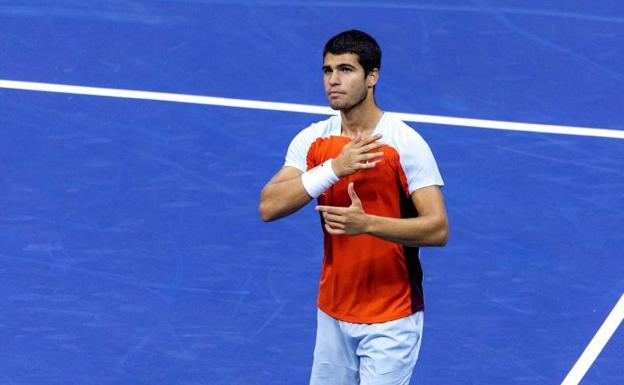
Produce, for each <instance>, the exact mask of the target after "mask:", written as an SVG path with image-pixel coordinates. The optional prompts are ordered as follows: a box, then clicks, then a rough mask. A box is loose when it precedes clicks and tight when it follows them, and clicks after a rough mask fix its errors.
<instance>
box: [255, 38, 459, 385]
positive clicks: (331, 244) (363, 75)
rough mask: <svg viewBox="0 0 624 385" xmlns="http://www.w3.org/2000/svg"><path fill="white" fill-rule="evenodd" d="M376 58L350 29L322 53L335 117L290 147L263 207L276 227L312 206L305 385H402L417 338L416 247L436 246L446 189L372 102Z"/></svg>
mask: <svg viewBox="0 0 624 385" xmlns="http://www.w3.org/2000/svg"><path fill="white" fill-rule="evenodd" d="M380 66H381V50H380V48H379V45H378V44H377V42H376V41H375V40H374V39H373V38H372V37H371V36H369V35H368V34H366V33H364V32H361V31H356V30H351V31H346V32H343V33H340V34H338V35H336V36H334V37H333V38H331V39H330V40H329V41H328V42H327V44H326V45H325V49H324V51H323V66H322V70H323V84H324V86H325V92H326V94H327V98H328V100H329V105H330V106H331V108H332V109H334V110H338V111H340V115H337V116H333V117H331V118H329V119H327V120H323V121H320V122H318V123H314V124H312V125H311V126H309V127H307V128H305V129H304V130H302V131H301V132H300V133H299V134H298V135H297V136H296V137H295V138H294V139H293V140H292V142H291V144H290V146H289V148H288V152H287V155H286V161H285V164H284V167H283V168H282V169H281V170H279V171H278V172H277V174H275V176H273V178H272V179H271V180H270V181H269V182H268V183H267V185H266V186H265V187H264V189H263V190H262V193H261V197H260V215H261V217H262V219H263V220H264V221H272V220H275V219H278V218H281V217H284V216H287V215H289V214H292V213H293V212H295V211H297V210H298V209H300V208H301V207H303V206H304V205H306V204H307V203H308V202H309V201H310V200H312V199H318V206H317V207H316V209H317V210H318V212H319V213H320V219H321V224H322V227H323V233H324V257H323V267H322V273H321V280H320V285H319V295H318V316H317V317H318V325H317V335H316V346H315V349H314V363H313V366H312V374H311V379H310V384H312V385H356V384H361V385H373V384H374V385H382V384H384V385H385V384H396V385H399V384H401V385H404V384H408V383H409V381H410V378H411V375H412V371H413V369H414V365H415V364H416V360H417V358H418V353H419V350H420V344H421V340H422V330H423V309H424V300H423V290H422V278H423V273H422V269H421V265H420V261H419V247H420V246H443V245H445V244H446V242H447V238H448V221H447V216H446V209H445V206H444V200H443V196H442V193H441V191H440V186H442V185H443V181H442V178H441V176H440V172H439V171H438V167H437V164H436V161H435V159H434V157H433V155H432V153H431V150H430V148H429V146H428V145H427V143H426V142H425V141H424V140H423V138H422V137H421V136H420V135H419V134H418V133H416V131H414V130H413V129H412V128H411V127H409V126H407V125H406V124H405V123H403V122H402V121H400V120H398V119H397V118H395V117H393V116H390V115H388V114H386V113H384V112H383V111H382V110H381V109H380V108H379V107H378V106H377V103H376V102H375V85H376V84H377V82H378V80H379V69H380Z"/></svg>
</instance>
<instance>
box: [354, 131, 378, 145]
mask: <svg viewBox="0 0 624 385" xmlns="http://www.w3.org/2000/svg"><path fill="white" fill-rule="evenodd" d="M379 139H381V134H375V135H371V136H368V137H366V138H362V139H361V140H360V143H359V144H360V146H366V145H367V144H369V143H373V142H375V141H377V140H379Z"/></svg>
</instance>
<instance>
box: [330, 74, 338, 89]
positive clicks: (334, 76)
mask: <svg viewBox="0 0 624 385" xmlns="http://www.w3.org/2000/svg"><path fill="white" fill-rule="evenodd" d="M339 75H340V74H339V73H338V71H332V73H331V75H329V85H331V86H336V85H338V84H340V77H339Z"/></svg>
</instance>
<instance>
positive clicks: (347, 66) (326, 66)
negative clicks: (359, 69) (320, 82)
mask: <svg viewBox="0 0 624 385" xmlns="http://www.w3.org/2000/svg"><path fill="white" fill-rule="evenodd" d="M336 68H338V69H340V68H353V69H355V66H354V65H352V64H349V63H340V64H338V65H336ZM321 69H322V70H326V69H331V66H329V65H324V66H323V67H321Z"/></svg>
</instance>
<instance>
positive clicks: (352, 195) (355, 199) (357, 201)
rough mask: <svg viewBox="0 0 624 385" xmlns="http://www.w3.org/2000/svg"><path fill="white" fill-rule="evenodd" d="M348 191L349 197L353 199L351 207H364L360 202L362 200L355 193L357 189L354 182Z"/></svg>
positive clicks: (350, 184)
mask: <svg viewBox="0 0 624 385" xmlns="http://www.w3.org/2000/svg"><path fill="white" fill-rule="evenodd" d="M347 191H349V197H350V198H351V205H352V206H353V205H358V206H362V202H361V201H360V198H359V197H358V196H357V194H356V193H355V187H354V185H353V182H351V183H349V187H348V188H347Z"/></svg>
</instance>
